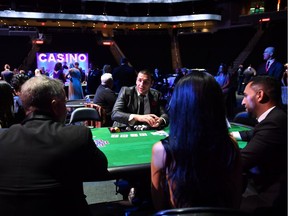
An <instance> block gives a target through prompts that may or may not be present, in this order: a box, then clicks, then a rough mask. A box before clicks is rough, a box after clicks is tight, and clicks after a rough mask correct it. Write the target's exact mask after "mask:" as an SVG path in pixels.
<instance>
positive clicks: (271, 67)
mask: <svg viewBox="0 0 288 216" xmlns="http://www.w3.org/2000/svg"><path fill="white" fill-rule="evenodd" d="M263 60H265V63H264V64H261V65H260V66H259V68H258V69H257V75H268V76H272V77H275V78H276V79H277V80H279V81H281V78H282V75H283V72H284V66H283V64H281V63H280V62H278V61H277V60H276V58H275V48H274V47H267V48H266V49H265V50H264V53H263Z"/></svg>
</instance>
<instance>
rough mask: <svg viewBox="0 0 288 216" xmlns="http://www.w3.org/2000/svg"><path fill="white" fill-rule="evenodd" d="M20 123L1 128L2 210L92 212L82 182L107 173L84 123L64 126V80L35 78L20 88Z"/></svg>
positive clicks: (57, 215) (33, 215) (45, 215)
mask: <svg viewBox="0 0 288 216" xmlns="http://www.w3.org/2000/svg"><path fill="white" fill-rule="evenodd" d="M20 97H21V100H22V102H23V107H24V109H25V111H26V115H27V117H26V119H25V120H24V122H23V123H22V124H16V125H12V126H11V127H10V128H8V129H6V130H1V131H0V140H1V142H0V170H1V171H0V215H6V216H9V215H15V216H17V215H29V216H39V215H41V216H51V215H53V216H63V215H77V216H83V215H85V216H88V215H89V216H91V213H90V211H89V207H88V204H87V202H86V200H85V195H84V193H83V185H82V184H83V182H84V181H94V180H98V179H100V180H101V179H103V178H105V177H106V175H107V174H108V171H107V158H106V156H105V155H104V154H103V153H102V152H101V151H100V150H99V149H98V148H97V147H96V145H95V143H94V141H93V139H92V134H91V131H90V130H89V129H88V128H86V127H85V126H76V125H72V126H65V125H64V122H65V118H66V112H67V111H66V100H65V98H66V96H65V91H64V88H63V83H61V81H59V80H57V79H51V78H49V77H47V76H39V77H33V78H31V79H29V80H27V81H26V82H25V83H24V84H23V86H22V88H21V95H20Z"/></svg>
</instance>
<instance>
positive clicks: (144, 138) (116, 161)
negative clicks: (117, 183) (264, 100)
mask: <svg viewBox="0 0 288 216" xmlns="http://www.w3.org/2000/svg"><path fill="white" fill-rule="evenodd" d="M230 124H231V128H230V129H229V131H230V132H232V131H243V130H250V129H251V128H252V127H250V126H247V125H242V124H238V123H233V122H230ZM91 132H92V135H93V140H94V142H95V144H96V146H97V147H98V148H99V149H100V150H101V151H102V152H103V153H104V154H105V155H106V157H107V159H108V171H109V172H110V174H111V176H110V179H117V178H123V176H125V177H127V176H129V175H133V176H140V175H142V174H143V173H145V174H148V175H149V174H150V161H151V154H152V146H153V145H154V143H156V142H158V141H160V140H161V139H164V138H165V137H166V136H167V135H168V132H169V128H165V129H164V130H162V131H156V130H147V131H129V132H120V133H111V132H110V130H109V128H106V127H102V128H93V129H91ZM238 145H239V147H240V148H243V147H245V146H246V142H243V141H240V142H238Z"/></svg>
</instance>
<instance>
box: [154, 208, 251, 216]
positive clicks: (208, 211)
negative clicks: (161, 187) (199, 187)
mask: <svg viewBox="0 0 288 216" xmlns="http://www.w3.org/2000/svg"><path fill="white" fill-rule="evenodd" d="M168 215H172V216H178V215H179V216H248V215H249V214H248V213H246V212H244V211H241V210H239V209H231V208H218V207H190V208H176V209H168V210H163V211H159V212H157V213H156V214H154V216H168Z"/></svg>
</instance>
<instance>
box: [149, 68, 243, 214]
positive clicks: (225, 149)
mask: <svg viewBox="0 0 288 216" xmlns="http://www.w3.org/2000/svg"><path fill="white" fill-rule="evenodd" d="M169 119H170V134H169V137H168V138H166V139H164V140H161V141H160V142H158V143H156V144H155V145H154V146H153V150H152V161H151V180H152V198H153V202H154V206H155V208H156V209H157V210H161V209H166V208H171V207H172V208H182V207H192V206H217V207H231V208H232V207H233V208H237V207H239V205H240V200H241V190H242V185H241V182H242V176H241V174H242V169H241V163H240V153H239V148H238V146H237V143H236V141H235V140H234V139H233V138H231V136H230V135H229V132H228V128H227V124H226V118H225V105H224V100H223V93H222V90H221V88H220V86H219V84H218V83H217V82H216V80H215V79H214V77H213V76H212V75H210V74H208V73H206V72H198V71H196V72H193V73H191V74H189V75H186V76H184V77H183V78H181V79H180V80H179V82H178V83H177V85H176V87H175V89H174V91H173V95H172V98H171V101H170V110H169Z"/></svg>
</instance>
